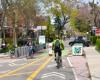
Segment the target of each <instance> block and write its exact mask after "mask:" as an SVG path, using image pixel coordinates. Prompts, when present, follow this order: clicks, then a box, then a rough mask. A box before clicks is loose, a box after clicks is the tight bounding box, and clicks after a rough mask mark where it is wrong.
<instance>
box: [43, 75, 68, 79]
mask: <svg viewBox="0 0 100 80" xmlns="http://www.w3.org/2000/svg"><path fill="white" fill-rule="evenodd" d="M51 76H54V77H55V76H56V77H60V78H62V79H64V80H66V78H65V77H63V76H59V75H57V74H51V75H46V76H42V77H41V78H46V77H51Z"/></svg>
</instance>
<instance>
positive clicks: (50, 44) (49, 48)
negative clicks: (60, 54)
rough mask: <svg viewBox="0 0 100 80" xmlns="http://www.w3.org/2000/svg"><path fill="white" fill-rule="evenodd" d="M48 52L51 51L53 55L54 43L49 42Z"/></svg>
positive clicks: (50, 54)
mask: <svg viewBox="0 0 100 80" xmlns="http://www.w3.org/2000/svg"><path fill="white" fill-rule="evenodd" d="M48 53H49V56H52V55H53V50H52V43H49V44H48Z"/></svg>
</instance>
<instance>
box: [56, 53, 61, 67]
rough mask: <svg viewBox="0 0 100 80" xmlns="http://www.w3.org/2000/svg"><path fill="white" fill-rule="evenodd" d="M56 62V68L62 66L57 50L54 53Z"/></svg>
mask: <svg viewBox="0 0 100 80" xmlns="http://www.w3.org/2000/svg"><path fill="white" fill-rule="evenodd" d="M56 63H57V66H56V67H57V68H58V69H59V68H60V67H62V58H61V56H59V55H58V52H57V53H56Z"/></svg>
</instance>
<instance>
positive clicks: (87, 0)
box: [81, 0, 100, 4]
mask: <svg viewBox="0 0 100 80" xmlns="http://www.w3.org/2000/svg"><path fill="white" fill-rule="evenodd" d="M81 1H82V2H85V3H88V2H92V1H93V0H81ZM94 2H95V3H97V2H99V4H100V0H94Z"/></svg>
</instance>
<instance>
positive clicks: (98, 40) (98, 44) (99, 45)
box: [96, 39, 100, 51]
mask: <svg viewBox="0 0 100 80" xmlns="http://www.w3.org/2000/svg"><path fill="white" fill-rule="evenodd" d="M96 49H97V50H98V51H100V39H97V40H96Z"/></svg>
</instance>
